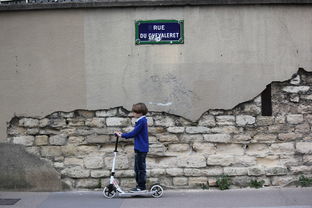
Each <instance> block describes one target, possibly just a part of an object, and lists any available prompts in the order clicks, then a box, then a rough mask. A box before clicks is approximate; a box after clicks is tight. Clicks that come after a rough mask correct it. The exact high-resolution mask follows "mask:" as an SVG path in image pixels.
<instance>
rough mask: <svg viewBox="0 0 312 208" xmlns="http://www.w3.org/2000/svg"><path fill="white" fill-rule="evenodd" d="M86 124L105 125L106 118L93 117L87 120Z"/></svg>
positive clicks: (93, 125) (92, 125)
mask: <svg viewBox="0 0 312 208" xmlns="http://www.w3.org/2000/svg"><path fill="white" fill-rule="evenodd" d="M86 126H91V127H99V128H101V127H104V126H105V118H92V119H87V120H86Z"/></svg>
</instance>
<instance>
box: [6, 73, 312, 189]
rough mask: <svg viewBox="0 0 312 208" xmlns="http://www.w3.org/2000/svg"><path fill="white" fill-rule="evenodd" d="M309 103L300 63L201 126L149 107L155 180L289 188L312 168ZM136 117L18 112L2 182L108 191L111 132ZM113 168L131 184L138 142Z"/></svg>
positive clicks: (124, 145) (124, 148) (212, 113)
mask: <svg viewBox="0 0 312 208" xmlns="http://www.w3.org/2000/svg"><path fill="white" fill-rule="evenodd" d="M311 100H312V73H310V72H306V71H305V70H303V69H299V71H298V72H297V73H296V74H294V76H293V77H292V78H291V79H290V80H287V81H284V82H272V83H271V84H270V87H268V88H267V89H266V90H265V91H264V92H263V93H261V95H258V96H256V97H255V98H254V99H252V100H250V101H247V102H244V103H241V104H239V105H237V106H236V107H234V108H233V109H230V110H223V109H217V110H216V109H212V110H208V111H207V112H205V113H204V114H203V115H202V116H201V117H200V118H199V120H198V121H197V122H192V121H189V120H187V119H185V118H183V117H180V116H177V115H172V114H168V113H165V112H149V113H148V115H147V118H148V125H149V140H150V152H149V154H148V158H147V171H148V172H147V174H148V178H149V183H150V184H152V183H161V184H162V185H164V186H166V187H169V188H200V187H203V185H204V186H207V185H209V186H216V181H217V178H218V177H219V176H220V175H223V174H225V175H228V176H229V177H230V178H231V180H232V181H233V187H246V186H248V184H249V182H250V181H251V180H263V181H265V184H264V185H265V186H286V185H288V184H291V183H292V182H293V181H295V180H298V178H299V174H308V175H309V174H311V171H312V163H311V158H312V136H311V135H312V134H311V126H312V105H311ZM264 104H266V106H265V108H264V106H263V105H264ZM264 110H265V111H266V112H265V115H263V113H264V112H263V111H264ZM134 122H135V121H134V119H131V118H130V117H129V112H128V111H127V110H125V109H124V108H122V107H116V108H111V109H105V110H94V111H89V110H75V111H72V112H55V113H52V114H50V115H48V116H46V117H44V118H30V117H14V118H13V119H12V120H11V121H10V123H9V126H8V131H7V133H8V138H7V142H8V144H0V153H1V155H5V156H6V157H3V158H2V159H1V163H0V170H1V171H2V170H4V171H2V172H3V174H1V176H0V177H1V178H0V185H1V186H0V187H4V188H5V189H27V190H49V191H51V190H60V189H61V188H62V187H61V183H63V184H66V186H64V187H68V188H71V189H85V188H87V189H98V188H103V187H105V185H106V184H107V179H108V177H109V175H110V168H111V161H112V152H113V149H114V141H115V137H114V135H113V133H114V132H115V131H129V130H131V129H132V127H133V125H134ZM28 152H29V153H28ZM30 153H31V154H30ZM39 158H41V159H39ZM2 161H3V162H2ZM116 165H117V166H116V169H117V171H116V172H117V174H116V176H117V177H118V178H119V179H120V183H121V185H122V186H123V187H133V186H134V185H135V181H134V177H133V176H134V173H133V170H132V167H133V141H132V140H127V141H125V140H122V141H121V142H120V149H119V157H118V159H117V164H116Z"/></svg>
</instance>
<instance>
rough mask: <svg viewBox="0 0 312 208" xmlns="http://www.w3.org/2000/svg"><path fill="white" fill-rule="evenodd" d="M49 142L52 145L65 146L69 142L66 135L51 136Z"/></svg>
mask: <svg viewBox="0 0 312 208" xmlns="http://www.w3.org/2000/svg"><path fill="white" fill-rule="evenodd" d="M49 142H50V144H51V145H65V144H66V142H67V136H66V135H64V134H59V135H55V136H51V137H50V138H49Z"/></svg>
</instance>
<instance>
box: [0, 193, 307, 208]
mask: <svg viewBox="0 0 312 208" xmlns="http://www.w3.org/2000/svg"><path fill="white" fill-rule="evenodd" d="M13 198H19V199H20V200H19V201H18V202H17V203H16V204H15V205H0V208H100V207H101V208H105V207H109V208H132V207H133V208H134V207H135V208H154V207H155V208H156V207H157V208H159V207H161V208H167V207H168V208H184V207H190V208H312V188H262V189H232V190H226V191H219V190H165V191H164V195H163V197H161V198H146V197H128V198H113V199H106V198H104V196H103V195H102V192H101V191H71V192H0V201H1V199H13Z"/></svg>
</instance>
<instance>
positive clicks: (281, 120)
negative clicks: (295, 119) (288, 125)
mask: <svg viewBox="0 0 312 208" xmlns="http://www.w3.org/2000/svg"><path fill="white" fill-rule="evenodd" d="M274 122H275V123H276V124H284V123H285V122H286V117H285V116H284V115H277V116H276V117H275V121H274Z"/></svg>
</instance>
